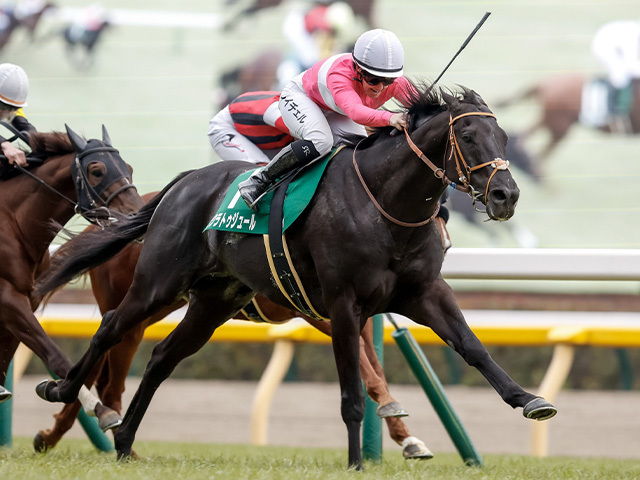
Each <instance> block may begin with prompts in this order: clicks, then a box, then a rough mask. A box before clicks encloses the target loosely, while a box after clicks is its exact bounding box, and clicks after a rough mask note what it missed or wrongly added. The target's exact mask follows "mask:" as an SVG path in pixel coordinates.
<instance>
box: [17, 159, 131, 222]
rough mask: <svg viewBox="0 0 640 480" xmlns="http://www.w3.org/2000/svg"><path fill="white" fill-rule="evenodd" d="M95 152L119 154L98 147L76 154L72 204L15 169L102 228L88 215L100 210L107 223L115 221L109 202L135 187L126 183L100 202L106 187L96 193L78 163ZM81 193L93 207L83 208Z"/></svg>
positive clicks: (36, 178)
mask: <svg viewBox="0 0 640 480" xmlns="http://www.w3.org/2000/svg"><path fill="white" fill-rule="evenodd" d="M96 152H111V153H119V152H118V150H117V149H115V148H113V147H98V148H92V149H90V150H86V151H83V152H81V153H78V154H76V155H75V156H74V159H73V166H74V167H75V168H72V170H76V172H75V174H74V179H73V181H74V185H75V187H76V196H77V198H78V201H77V202H74V201H73V200H72V199H70V198H69V197H67V196H66V195H64V194H63V193H61V192H59V191H58V190H56V189H55V188H54V187H52V186H51V185H49V184H48V183H47V182H45V181H44V180H42V179H41V178H40V177H38V176H36V175H34V174H33V173H31V172H30V171H29V170H27V169H26V168H24V167H22V166H21V165H18V164H15V168H17V169H18V170H20V171H21V172H22V173H24V174H25V175H27V176H28V177H31V178H32V179H34V180H35V181H36V182H38V183H40V184H42V185H43V186H44V187H46V188H48V189H49V190H51V191H52V192H53V193H55V194H56V195H58V196H59V197H61V198H63V199H65V200H66V201H68V202H69V203H70V204H71V205H73V211H74V212H75V213H77V214H79V215H82V217H83V218H85V219H86V220H87V221H89V222H90V223H93V224H94V225H98V226H99V227H102V226H103V224H102V222H101V221H100V220H99V219H98V218H93V216H91V215H89V214H90V213H96V212H98V211H100V210H103V211H106V214H107V216H108V221H113V220H115V218H114V217H113V216H112V215H111V212H110V210H109V208H108V207H109V203H110V202H111V200H113V199H114V198H115V197H116V196H117V195H118V194H120V193H121V192H122V191H124V190H127V189H129V188H134V187H135V186H134V185H133V184H132V183H128V184H126V185H123V186H122V187H120V188H119V189H117V190H116V191H115V192H114V193H112V194H111V195H109V197H108V198H107V199H106V200H102V196H101V193H102V191H104V189H105V188H106V187H104V188H103V189H101V190H100V192H97V191H96V190H95V189H94V188H93V187H92V186H91V184H90V183H89V180H88V178H87V175H86V170H85V168H84V165H82V163H81V162H80V160H81V159H82V158H83V157H86V155H87V154H91V153H96ZM83 191H85V192H87V195H86V197H87V198H88V199H89V205H90V206H91V207H93V208H89V207H87V206H84V205H83V204H82V203H83V202H82V200H81V198H82V196H81V194H82V192H83ZM95 198H98V199H99V201H100V202H101V203H102V205H98V204H97V202H96V200H95Z"/></svg>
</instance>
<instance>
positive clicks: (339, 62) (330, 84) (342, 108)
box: [302, 53, 413, 127]
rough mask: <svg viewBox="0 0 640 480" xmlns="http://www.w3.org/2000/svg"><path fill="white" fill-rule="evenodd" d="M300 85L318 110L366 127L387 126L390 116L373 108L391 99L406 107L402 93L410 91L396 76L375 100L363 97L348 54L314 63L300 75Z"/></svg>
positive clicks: (404, 94) (404, 80) (362, 90)
mask: <svg viewBox="0 0 640 480" xmlns="http://www.w3.org/2000/svg"><path fill="white" fill-rule="evenodd" d="M302 84H303V86H304V89H305V91H306V92H307V95H308V96H309V98H311V99H312V100H313V101H314V102H315V103H317V104H318V105H319V106H320V107H321V108H323V109H326V110H332V111H334V112H337V113H339V114H341V115H346V116H347V117H349V118H350V119H351V120H353V121H354V122H356V123H358V124H360V125H364V126H367V127H383V126H387V125H389V119H390V118H391V115H392V113H391V112H388V111H384V110H377V108H379V107H381V106H382V105H384V104H385V103H386V102H387V101H388V100H390V99H391V98H395V99H397V100H398V101H400V102H401V103H403V104H405V105H406V104H407V100H406V93H405V92H407V91H410V89H412V88H413V87H412V86H411V84H410V83H409V81H408V80H407V79H406V78H405V77H398V78H397V79H396V80H395V82H393V83H392V84H391V85H389V86H388V87H387V88H385V89H384V90H383V91H382V93H381V94H380V95H379V96H378V98H375V99H373V98H371V97H369V96H367V95H366V94H365V93H364V87H363V85H362V83H361V82H360V81H358V80H357V73H356V70H355V67H354V65H353V57H352V55H351V54H350V53H343V54H339V55H334V56H333V57H329V58H328V59H326V60H324V61H320V62H317V63H316V64H315V65H314V66H313V67H311V68H310V69H309V70H307V71H306V72H305V73H304V75H303V77H302Z"/></svg>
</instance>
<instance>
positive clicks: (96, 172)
mask: <svg viewBox="0 0 640 480" xmlns="http://www.w3.org/2000/svg"><path fill="white" fill-rule="evenodd" d="M91 175H93V176H94V177H98V178H102V177H104V172H103V171H102V170H100V169H99V168H96V169H94V170H93V171H92V172H91Z"/></svg>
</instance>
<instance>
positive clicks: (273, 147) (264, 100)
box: [208, 92, 293, 165]
mask: <svg viewBox="0 0 640 480" xmlns="http://www.w3.org/2000/svg"><path fill="white" fill-rule="evenodd" d="M279 100H280V92H248V93H245V94H242V95H240V96H238V97H237V98H235V99H234V100H233V101H232V102H231V103H230V104H229V105H227V106H226V107H225V108H223V109H222V110H220V112H218V113H217V114H216V115H215V116H214V117H213V118H212V119H211V122H209V132H208V135H209V142H210V143H211V146H212V147H213V150H214V151H215V152H216V154H217V155H218V157H220V158H221V159H223V160H244V161H247V162H253V163H255V164H257V165H261V164H262V165H264V164H267V163H269V160H271V159H272V158H273V157H274V156H275V155H276V154H277V153H278V152H279V151H280V150H281V149H282V148H283V147H285V146H286V145H288V144H290V143H291V142H292V141H293V137H292V136H291V135H290V134H289V129H288V128H287V126H286V125H285V124H284V122H283V121H282V116H281V115H280V110H278V101H279Z"/></svg>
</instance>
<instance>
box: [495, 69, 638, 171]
mask: <svg viewBox="0 0 640 480" xmlns="http://www.w3.org/2000/svg"><path fill="white" fill-rule="evenodd" d="M588 80H589V79H588V77H586V76H585V75H582V74H579V73H575V74H565V75H557V76H554V77H550V78H547V79H545V80H543V81H541V82H539V83H537V84H535V85H534V86H532V87H531V88H529V89H527V90H526V91H524V92H522V93H520V94H518V95H516V96H514V97H511V98H508V99H505V100H503V101H501V102H498V103H496V106H497V107H507V106H510V105H512V104H514V103H516V102H520V101H522V100H525V99H535V100H536V101H537V102H538V103H539V104H540V106H541V108H542V111H541V115H540V118H539V119H538V120H537V121H536V122H535V123H534V124H533V125H531V126H530V127H529V128H527V129H526V130H525V131H524V132H522V133H520V134H519V142H525V141H526V139H527V138H528V137H530V136H531V135H532V134H533V133H535V132H537V131H538V130H546V131H547V132H548V133H549V141H548V142H547V144H546V145H545V146H544V147H543V148H542V150H541V151H540V152H539V153H538V154H537V155H536V156H535V157H536V160H537V162H536V164H537V166H538V168H540V165H541V164H542V163H544V162H545V161H546V160H547V159H548V158H549V155H550V154H551V153H552V152H553V151H554V149H555V148H556V147H557V145H558V144H559V143H560V141H562V139H564V138H565V136H566V135H567V133H569V130H570V129H571V127H572V126H573V125H574V124H576V123H578V121H579V119H580V109H581V107H582V89H583V87H584V85H585V83H586V82H587V81H588ZM632 89H633V102H632V105H631V110H630V114H629V123H630V126H631V131H632V132H633V133H640V79H635V80H634V81H633V85H632ZM600 130H602V131H605V132H611V128H610V127H609V126H604V127H602V128H601V129H600Z"/></svg>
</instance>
